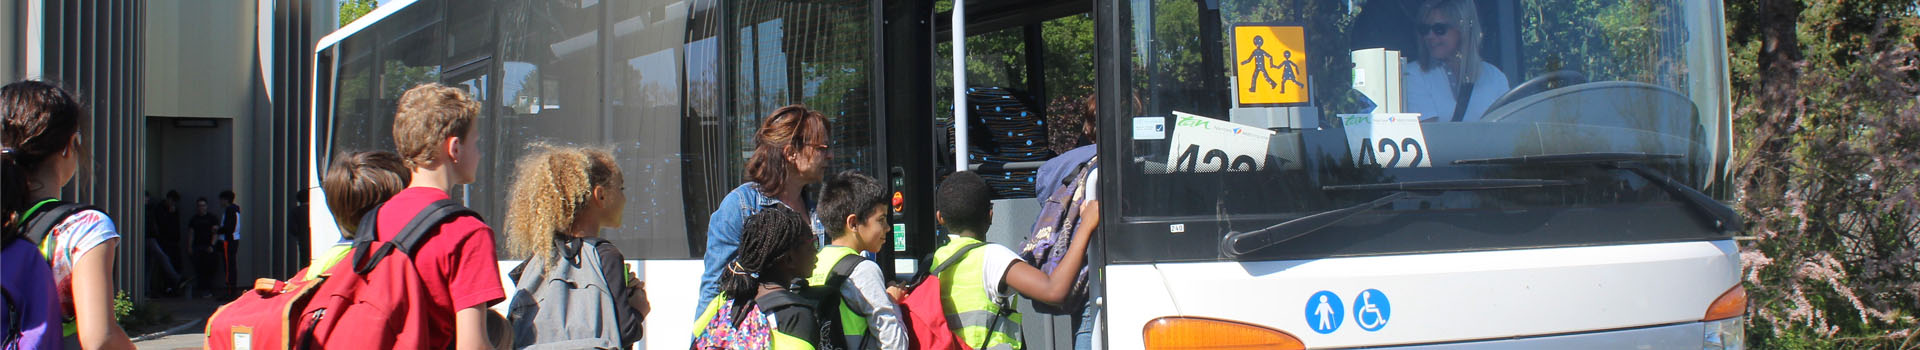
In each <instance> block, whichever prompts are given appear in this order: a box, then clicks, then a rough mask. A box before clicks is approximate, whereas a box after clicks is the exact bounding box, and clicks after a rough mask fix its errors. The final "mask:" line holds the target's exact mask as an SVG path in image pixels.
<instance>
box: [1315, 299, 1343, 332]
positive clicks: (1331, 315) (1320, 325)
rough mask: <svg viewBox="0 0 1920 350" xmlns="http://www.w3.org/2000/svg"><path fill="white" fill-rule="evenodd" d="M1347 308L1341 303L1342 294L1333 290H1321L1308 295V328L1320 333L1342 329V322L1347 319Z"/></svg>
mask: <svg viewBox="0 0 1920 350" xmlns="http://www.w3.org/2000/svg"><path fill="white" fill-rule="evenodd" d="M1344 313H1346V308H1344V307H1341V305H1340V296H1339V295H1334V294H1333V292H1329V291H1324V290H1323V291H1320V292H1319V293H1313V296H1311V297H1307V328H1313V331H1314V332H1319V333H1320V334H1329V333H1333V331H1334V330H1337V329H1340V322H1341V321H1345V320H1346V315H1344Z"/></svg>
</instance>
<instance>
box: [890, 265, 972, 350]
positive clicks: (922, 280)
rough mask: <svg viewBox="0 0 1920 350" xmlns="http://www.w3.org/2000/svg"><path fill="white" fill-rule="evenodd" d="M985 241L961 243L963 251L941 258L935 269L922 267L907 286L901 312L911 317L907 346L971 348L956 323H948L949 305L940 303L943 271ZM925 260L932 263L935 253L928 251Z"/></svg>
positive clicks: (940, 349)
mask: <svg viewBox="0 0 1920 350" xmlns="http://www.w3.org/2000/svg"><path fill="white" fill-rule="evenodd" d="M983 245H987V243H986V242H980V243H974V244H970V245H967V246H965V247H960V251H956V252H953V256H951V257H948V258H947V261H943V262H940V266H938V267H934V268H933V269H931V270H922V272H921V273H920V274H918V275H917V276H916V277H917V278H914V281H915V282H914V284H912V285H908V286H907V288H906V289H907V299H906V300H903V301H901V302H900V313H901V314H904V315H906V317H904V318H905V319H907V330H908V332H907V337H908V338H911V340H909V341H907V348H909V349H919V350H949V349H971V347H968V346H966V345H965V344H966V342H963V341H960V339H959V337H958V336H957V335H955V334H953V327H949V326H948V325H947V307H946V305H945V304H941V303H940V299H941V298H943V296H942V295H941V293H940V289H941V288H940V285H941V284H940V273H941V272H946V271H947V268H951V267H953V264H954V263H957V262H960V260H965V258H966V256H967V252H971V251H973V248H979V247H980V246H983ZM925 261H927V262H928V263H932V262H933V255H931V254H929V255H927V259H926V260H925ZM923 266H924V265H923Z"/></svg>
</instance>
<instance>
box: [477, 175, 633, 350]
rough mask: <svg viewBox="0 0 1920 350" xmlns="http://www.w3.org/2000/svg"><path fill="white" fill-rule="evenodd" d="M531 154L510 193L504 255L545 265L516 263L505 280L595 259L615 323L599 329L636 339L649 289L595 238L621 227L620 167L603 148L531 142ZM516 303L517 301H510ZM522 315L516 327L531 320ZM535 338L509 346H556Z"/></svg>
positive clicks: (535, 326) (623, 200) (623, 340)
mask: <svg viewBox="0 0 1920 350" xmlns="http://www.w3.org/2000/svg"><path fill="white" fill-rule="evenodd" d="M533 148H534V149H535V152H534V153H533V154H532V155H528V156H526V157H524V158H521V159H520V161H519V165H518V169H516V170H515V174H514V175H515V176H514V181H513V185H512V187H511V188H509V189H508V191H509V193H510V195H511V196H512V201H510V202H509V204H508V205H507V206H508V207H507V249H508V250H509V251H511V252H512V253H513V254H515V255H518V256H524V257H527V260H528V261H529V262H535V261H536V260H537V261H539V262H542V263H541V264H521V265H520V266H519V267H516V268H514V269H513V271H511V272H508V276H509V277H510V278H511V279H512V280H514V281H518V280H520V276H522V275H523V274H528V273H531V274H536V275H544V274H546V273H548V271H547V270H551V269H552V268H553V267H555V266H560V265H561V264H559V263H558V262H559V261H561V260H565V261H567V262H570V263H573V264H579V263H580V262H581V261H583V259H585V258H584V254H586V253H587V252H589V250H591V252H592V253H595V254H597V256H598V260H599V261H600V263H599V266H598V267H599V271H600V273H601V274H602V276H601V278H604V279H605V280H604V281H603V284H602V285H604V286H607V289H608V291H607V292H608V293H609V294H611V296H612V299H613V300H609V302H610V304H611V305H612V306H613V310H612V311H613V315H614V322H615V323H617V324H615V325H601V327H603V328H613V329H615V330H617V332H618V333H619V338H620V339H619V340H620V344H633V343H634V342H637V341H640V337H641V335H642V332H643V330H642V322H644V321H645V319H646V315H647V313H648V312H649V311H650V309H651V307H650V306H649V305H648V303H647V291H646V287H645V286H646V283H645V282H642V281H640V280H639V279H638V278H635V276H634V275H633V272H632V271H629V270H627V268H626V257H625V256H624V255H623V254H621V253H620V248H618V247H616V246H614V244H613V242H609V241H607V240H606V239H602V238H600V229H602V228H609V227H620V222H621V220H620V219H621V212H623V211H625V208H626V205H627V195H626V193H625V192H626V180H623V179H622V176H621V174H622V172H621V171H620V164H618V163H616V162H615V161H614V159H613V155H612V154H610V153H608V152H607V151H606V150H601V149H594V148H582V147H566V146H554V145H548V144H534V146H533ZM549 262H550V263H549ZM528 265H538V266H542V267H541V269H542V271H526V270H527V269H528ZM536 292H537V291H536V290H528V289H522V290H518V291H516V292H515V293H516V295H520V296H526V295H535V294H536ZM520 304H521V302H520V301H518V300H516V301H515V303H514V305H520ZM516 315H519V314H516ZM588 315H592V313H588ZM520 316H527V317H524V318H521V319H516V320H515V322H532V321H530V320H528V319H526V318H532V317H530V316H532V315H520ZM523 326H524V327H523ZM552 326H557V325H539V324H520V325H515V328H524V329H533V330H536V332H533V333H539V332H537V331H540V330H543V329H542V327H546V328H548V329H544V331H549V332H551V331H554V330H552V329H550V328H552ZM533 333H528V334H524V335H527V336H520V335H521V334H516V336H515V337H514V339H515V340H516V341H517V342H518V343H516V344H515V346H514V347H515V348H519V347H525V346H529V345H533V344H534V343H535V342H542V341H553V340H557V339H543V338H540V337H536V336H533V335H535V334H533ZM577 336H580V335H578V334H563V335H561V337H562V338H566V337H577Z"/></svg>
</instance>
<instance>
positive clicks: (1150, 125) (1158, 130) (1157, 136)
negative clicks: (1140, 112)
mask: <svg viewBox="0 0 1920 350" xmlns="http://www.w3.org/2000/svg"><path fill="white" fill-rule="evenodd" d="M1133 139H1134V140H1165V139H1167V117H1133Z"/></svg>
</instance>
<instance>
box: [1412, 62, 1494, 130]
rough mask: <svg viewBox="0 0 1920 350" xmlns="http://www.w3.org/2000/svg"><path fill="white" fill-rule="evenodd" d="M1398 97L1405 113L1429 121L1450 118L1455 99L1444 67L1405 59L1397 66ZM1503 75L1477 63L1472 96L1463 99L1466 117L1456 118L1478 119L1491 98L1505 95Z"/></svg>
mask: <svg viewBox="0 0 1920 350" xmlns="http://www.w3.org/2000/svg"><path fill="white" fill-rule="evenodd" d="M1400 72H1401V73H1400V74H1401V76H1402V80H1401V81H1400V89H1401V91H1400V92H1401V96H1403V97H1404V98H1405V99H1406V101H1405V102H1406V111H1405V112H1407V113H1419V114H1420V120H1423V121H1432V122H1448V121H1453V107H1454V106H1453V105H1454V103H1455V99H1454V96H1453V89H1452V88H1450V87H1448V85H1447V84H1448V79H1447V72H1446V69H1445V68H1441V67H1438V66H1435V67H1434V68H1433V70H1423V69H1420V63H1419V62H1407V63H1406V64H1405V65H1404V66H1402V67H1400ZM1509 88H1510V86H1508V85H1507V75H1506V74H1505V73H1501V72H1500V68H1495V67H1494V66H1493V65H1492V64H1487V62H1484V61H1483V62H1480V77H1479V79H1475V81H1474V83H1473V98H1472V99H1471V100H1468V101H1467V116H1466V117H1465V118H1460V121H1463V122H1471V121H1479V120H1480V117H1481V116H1482V115H1485V114H1487V107H1488V106H1489V105H1492V104H1493V99H1496V98H1500V95H1503V94H1506V93H1507V90H1508V89H1509Z"/></svg>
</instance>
